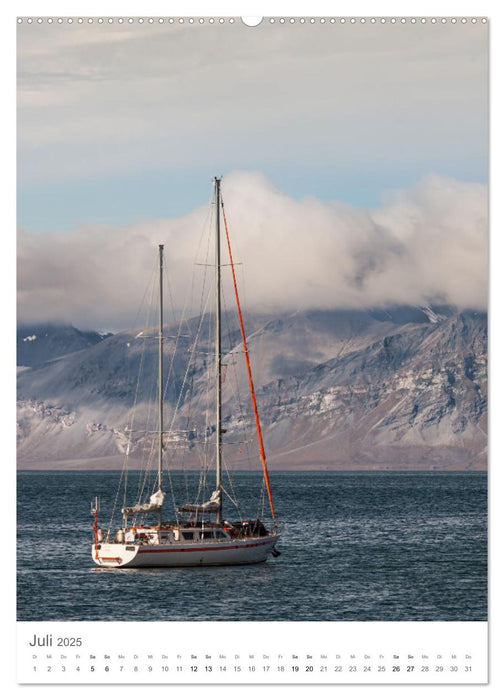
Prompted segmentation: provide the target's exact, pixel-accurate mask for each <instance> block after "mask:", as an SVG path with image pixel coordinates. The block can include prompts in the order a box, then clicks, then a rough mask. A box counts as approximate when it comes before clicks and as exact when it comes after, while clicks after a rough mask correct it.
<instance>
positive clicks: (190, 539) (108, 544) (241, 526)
mask: <svg viewBox="0 0 504 700" xmlns="http://www.w3.org/2000/svg"><path fill="white" fill-rule="evenodd" d="M213 204H214V209H215V224H214V225H215V263H214V265H215V307H216V308H215V388H214V391H215V488H214V489H213V493H212V494H211V496H210V498H208V499H207V500H205V501H203V502H200V503H185V504H183V505H181V506H179V507H177V509H176V512H175V518H174V519H172V520H165V512H164V511H165V509H166V506H165V496H166V493H165V491H164V489H163V473H164V466H165V465H164V464H163V437H164V433H165V431H164V427H163V413H164V411H163V381H164V377H163V374H164V372H163V341H164V335H163V249H164V246H163V245H159V327H158V367H157V374H158V376H157V414H158V430H157V436H156V439H157V481H156V485H155V490H154V492H153V493H152V495H151V496H150V498H149V500H148V502H143V503H142V502H138V503H135V504H134V505H130V506H124V507H123V508H122V525H121V527H119V529H117V530H116V531H115V532H112V531H111V530H110V528H109V531H108V532H107V533H104V531H103V530H102V528H101V527H99V525H98V513H99V499H98V498H95V500H94V503H92V504H91V513H92V515H94V526H93V532H94V541H93V543H92V551H91V554H92V558H93V560H94V561H95V563H96V564H98V565H99V566H101V567H109V568H117V567H130V568H131V567H133V568H136V567H179V566H223V565H238V564H257V563H260V562H264V561H266V559H267V558H268V556H269V555H270V554H271V555H273V556H274V557H276V556H278V555H279V554H280V553H279V552H278V551H277V550H276V548H275V545H276V543H277V541H278V538H279V536H280V534H279V530H278V526H277V523H276V518H275V511H274V508H273V501H272V496H271V488H270V482H269V477H268V470H267V464H266V457H265V451H264V444H263V439H262V433H261V425H260V421H259V415H258V411H257V404H256V398H255V391H254V383H253V379H252V373H251V369H250V361H249V353H248V348H247V341H246V335H245V330H244V324H243V317H242V313H241V308H240V300H239V296H238V287H237V283H236V276H235V264H234V262H233V257H232V252H231V246H230V242H229V235H228V230H227V222H226V218H225V212H224V211H223V207H222V197H221V180H220V179H219V178H214V201H213ZM221 218H222V219H223V221H224V223H225V230H226V239H227V244H228V252H229V258H230V268H231V272H232V278H233V285H234V290H235V300H236V304H237V311H238V318H239V323H240V331H241V337H242V343H243V352H244V355H245V361H246V366H247V373H248V379H249V388H250V396H251V402H252V407H253V412H254V418H255V428H256V433H257V439H258V446H259V456H260V460H261V462H262V468H263V479H264V485H265V487H266V491H267V494H268V500H269V505H270V510H271V516H272V523H273V524H272V526H270V527H269V528H268V527H267V526H266V525H265V524H264V522H263V521H261V520H259V519H258V517H256V518H251V519H249V520H240V521H236V520H234V521H231V520H227V519H226V517H225V513H224V512H223V495H224V488H223V483H222V466H223V456H222V434H223V433H224V432H225V430H224V429H223V428H222V381H223V364H222V337H221V336H222V333H221V326H222V323H221V267H222V264H221ZM149 519H150V520H151V523H150V524H149V523H148V522H147V521H148V520H149ZM152 520H153V522H152Z"/></svg>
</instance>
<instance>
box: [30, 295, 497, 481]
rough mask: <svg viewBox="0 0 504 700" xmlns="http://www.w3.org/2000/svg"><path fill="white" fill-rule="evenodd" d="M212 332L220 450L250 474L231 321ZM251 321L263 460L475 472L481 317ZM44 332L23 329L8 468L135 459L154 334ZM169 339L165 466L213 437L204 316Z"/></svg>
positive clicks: (239, 354)
mask: <svg viewBox="0 0 504 700" xmlns="http://www.w3.org/2000/svg"><path fill="white" fill-rule="evenodd" d="M223 325H224V329H225V331H226V333H225V339H224V346H225V348H224V349H225V352H226V356H225V357H224V359H223V362H224V375H225V377H224V382H223V386H222V393H223V428H224V430H225V434H224V438H223V439H224V442H225V457H226V461H227V462H228V463H232V464H233V465H234V466H236V467H237V468H249V464H250V463H249V461H248V456H249V455H252V459H254V455H255V453H256V447H255V444H254V443H253V442H249V440H251V439H252V438H251V437H250V436H249V433H250V431H249V428H250V427H251V426H252V424H253V420H252V416H251V412H250V410H249V408H248V403H249V402H248V380H247V376H246V372H245V367H244V362H243V348H242V345H241V338H240V334H239V327H238V323H237V320H236V319H234V318H231V317H228V316H226V318H225V320H224V324H223ZM246 325H247V332H248V343H249V350H250V356H251V362H252V368H253V372H254V381H255V387H256V393H257V399H258V405H259V411H260V416H261V423H262V426H263V431H264V438H265V444H266V448H267V452H268V455H269V464H270V467H271V468H273V469H275V468H287V469H289V468H291V469H461V470H464V469H482V468H485V466H486V449H487V430H486V421H487V318H486V314H485V313H482V312H478V311H472V310H464V311H460V310H456V309H452V308H448V307H439V308H432V307H425V308H423V309H419V308H412V307H395V308H388V309H378V310H376V309H371V310H362V311H354V310H335V311H316V310H315V311H307V312H299V313H293V314H284V315H274V314H250V315H248V317H247V319H246ZM198 331H199V340H200V342H199V343H198V344H196V342H195V338H196V335H198ZM44 332H45V331H44V328H43V327H38V328H37V329H35V328H30V327H23V328H22V329H20V333H19V334H18V349H19V354H18V358H19V359H18V363H19V364H20V365H21V367H20V370H19V372H18V464H19V466H20V467H21V468H48V467H54V468H67V469H68V468H97V469H100V468H120V467H121V466H122V463H123V459H124V453H125V451H126V450H128V452H129V453H130V458H131V459H132V460H133V462H134V463H135V460H137V462H138V463H140V460H141V458H142V455H143V454H144V453H145V451H146V450H148V449H149V445H148V443H149V441H150V440H151V438H148V437H146V436H145V435H144V434H141V433H139V432H138V433H137V432H136V431H135V429H134V428H132V426H133V424H135V425H137V424H138V423H140V422H141V421H142V420H143V419H144V418H146V417H147V416H148V415H149V414H150V413H152V410H150V408H149V407H150V402H151V400H152V399H153V398H155V381H156V342H155V340H153V338H154V336H155V335H156V331H155V329H151V330H150V331H149V330H144V331H140V330H134V331H128V332H121V333H117V334H114V335H107V336H103V335H100V334H93V333H81V332H80V331H77V330H76V329H72V328H71V327H62V328H61V329H60V332H59V331H55V330H54V329H53V332H52V336H51V342H50V343H49V342H48V340H42V339H43V338H45V337H46V336H44V335H43V333H44ZM165 332H166V340H165V348H164V353H165V370H166V373H165V378H166V380H167V385H166V391H165V425H166V426H167V428H168V430H167V434H166V438H165V449H166V458H167V460H168V461H170V463H173V465H174V466H175V467H176V466H177V465H176V461H175V460H176V458H177V457H178V452H177V451H179V452H180V451H181V450H180V449H179V448H181V447H183V446H185V447H187V450H186V451H185V452H184V454H186V457H184V459H185V460H186V461H185V463H186V464H187V465H189V466H194V467H196V466H199V465H200V461H201V459H202V450H203V449H205V447H204V446H206V445H207V442H208V440H209V439H211V435H212V432H214V431H215V425H213V423H212V415H213V413H212V406H211V402H210V403H209V399H208V395H209V394H208V389H209V382H211V381H212V363H213V355H212V350H211V333H212V329H211V319H210V318H206V319H203V320H201V319H200V320H198V319H192V320H191V321H188V322H187V323H186V324H185V325H184V327H183V328H177V327H175V326H171V327H166V329H165ZM70 337H72V338H73V341H72V342H69V338H70ZM73 343H75V344H73ZM26 348H29V350H28V349H26ZM188 360H191V362H190V363H188ZM140 369H142V374H143V377H144V380H143V381H142V382H141V383H139V382H138V374H139V370H140ZM210 395H211V390H210ZM154 413H155V411H154ZM152 429H155V426H153V428H152ZM151 435H152V434H151ZM252 437H253V436H252ZM202 445H203V447H202Z"/></svg>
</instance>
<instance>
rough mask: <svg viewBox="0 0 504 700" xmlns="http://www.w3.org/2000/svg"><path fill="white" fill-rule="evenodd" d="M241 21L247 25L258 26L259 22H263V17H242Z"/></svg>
mask: <svg viewBox="0 0 504 700" xmlns="http://www.w3.org/2000/svg"><path fill="white" fill-rule="evenodd" d="M241 21H242V22H243V24H245V25H246V26H247V27H257V25H258V24H261V22H262V17H242V18H241Z"/></svg>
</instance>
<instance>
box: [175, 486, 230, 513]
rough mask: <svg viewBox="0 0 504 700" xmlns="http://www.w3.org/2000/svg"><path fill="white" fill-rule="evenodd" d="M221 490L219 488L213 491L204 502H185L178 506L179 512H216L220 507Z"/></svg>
mask: <svg viewBox="0 0 504 700" xmlns="http://www.w3.org/2000/svg"><path fill="white" fill-rule="evenodd" d="M220 502H221V492H220V489H218V490H217V491H214V492H213V493H212V495H211V496H210V500H209V501H205V503H186V504H185V505H183V506H180V508H179V509H178V511H179V513H216V512H217V511H218V510H219V508H220Z"/></svg>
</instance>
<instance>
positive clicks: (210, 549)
mask: <svg viewBox="0 0 504 700" xmlns="http://www.w3.org/2000/svg"><path fill="white" fill-rule="evenodd" d="M270 544H271V542H254V543H253V544H235V545H229V546H227V547H185V548H183V549H173V548H172V547H170V549H139V550H138V552H137V554H159V553H161V552H163V553H164V552H170V554H176V553H177V552H218V551H220V550H223V549H224V550H226V549H247V548H248V547H264V546H266V545H270Z"/></svg>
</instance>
